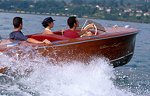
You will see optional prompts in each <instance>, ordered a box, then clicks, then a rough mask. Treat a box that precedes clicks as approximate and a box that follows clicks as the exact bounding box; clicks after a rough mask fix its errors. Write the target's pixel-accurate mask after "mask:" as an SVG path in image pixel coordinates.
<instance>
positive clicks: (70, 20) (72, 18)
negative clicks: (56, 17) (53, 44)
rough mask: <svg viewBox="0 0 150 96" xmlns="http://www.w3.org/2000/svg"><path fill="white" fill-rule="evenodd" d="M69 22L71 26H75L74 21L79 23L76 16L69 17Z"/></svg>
mask: <svg viewBox="0 0 150 96" xmlns="http://www.w3.org/2000/svg"><path fill="white" fill-rule="evenodd" d="M67 23H68V26H69V27H70V28H73V26H74V23H75V24H76V23H77V21H76V17H75V16H71V17H69V18H68V20H67Z"/></svg>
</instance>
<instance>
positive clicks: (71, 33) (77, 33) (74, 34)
mask: <svg viewBox="0 0 150 96" xmlns="http://www.w3.org/2000/svg"><path fill="white" fill-rule="evenodd" d="M67 24H68V26H69V28H70V29H68V30H65V31H64V33H63V34H64V36H65V37H69V38H79V37H81V36H92V33H91V32H90V33H89V32H88V30H89V29H91V28H93V27H94V24H93V23H92V24H89V25H88V26H87V27H86V28H84V29H83V30H77V29H76V28H77V27H78V26H79V22H78V20H77V18H76V17H75V16H71V17H69V18H68V20H67Z"/></svg>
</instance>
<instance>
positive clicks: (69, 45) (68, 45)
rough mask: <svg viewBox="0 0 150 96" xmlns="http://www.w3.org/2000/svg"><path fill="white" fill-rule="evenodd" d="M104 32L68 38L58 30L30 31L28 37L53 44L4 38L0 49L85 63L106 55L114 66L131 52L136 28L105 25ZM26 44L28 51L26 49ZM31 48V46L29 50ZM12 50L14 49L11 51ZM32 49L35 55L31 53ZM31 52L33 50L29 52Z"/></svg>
mask: <svg viewBox="0 0 150 96" xmlns="http://www.w3.org/2000/svg"><path fill="white" fill-rule="evenodd" d="M105 31H106V32H103V33H100V31H97V32H98V34H97V35H94V36H89V37H82V38H75V39H70V38H67V37H64V36H63V35H62V32H60V31H57V32H54V34H52V35H43V34H40V33H39V34H31V35H28V37H31V38H34V39H37V40H44V39H48V40H50V41H51V42H52V44H49V45H47V44H31V43H27V42H25V41H19V42H17V43H16V41H11V40H7V42H6V41H5V40H4V41H3V43H2V42H1V44H0V52H2V53H5V54H8V55H10V56H14V54H16V53H17V54H20V55H25V54H28V55H29V54H30V56H31V57H33V56H36V55H35V54H37V55H42V56H47V57H49V58H50V60H53V61H55V62H61V61H65V62H70V61H73V60H75V61H81V62H85V63H88V62H89V61H90V60H92V59H93V58H97V57H105V58H107V59H109V60H110V62H111V64H113V66H114V67H117V66H121V65H124V64H127V63H128V62H129V61H130V59H131V58H132V55H133V53H134V47H135V40H136V34H137V33H138V30H137V29H134V28H124V27H114V28H105ZM27 48H28V51H26V50H27ZM29 49H30V50H29ZM14 50H15V51H14ZM32 52H34V55H33V53H32ZM31 53H32V54H31Z"/></svg>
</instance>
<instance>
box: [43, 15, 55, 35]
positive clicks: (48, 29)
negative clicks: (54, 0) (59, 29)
mask: <svg viewBox="0 0 150 96" xmlns="http://www.w3.org/2000/svg"><path fill="white" fill-rule="evenodd" d="M54 21H55V20H53V18H52V17H47V18H45V19H44V20H43V22H42V25H43V27H44V28H45V29H44V31H43V32H42V34H53V32H52V31H51V28H53V26H54Z"/></svg>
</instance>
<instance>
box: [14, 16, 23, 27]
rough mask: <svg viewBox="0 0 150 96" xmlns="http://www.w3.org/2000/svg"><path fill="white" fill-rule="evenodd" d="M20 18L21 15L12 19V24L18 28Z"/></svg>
mask: <svg viewBox="0 0 150 96" xmlns="http://www.w3.org/2000/svg"><path fill="white" fill-rule="evenodd" d="M22 24H23V22H22V18H21V17H14V19H13V25H14V28H20V29H22Z"/></svg>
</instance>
